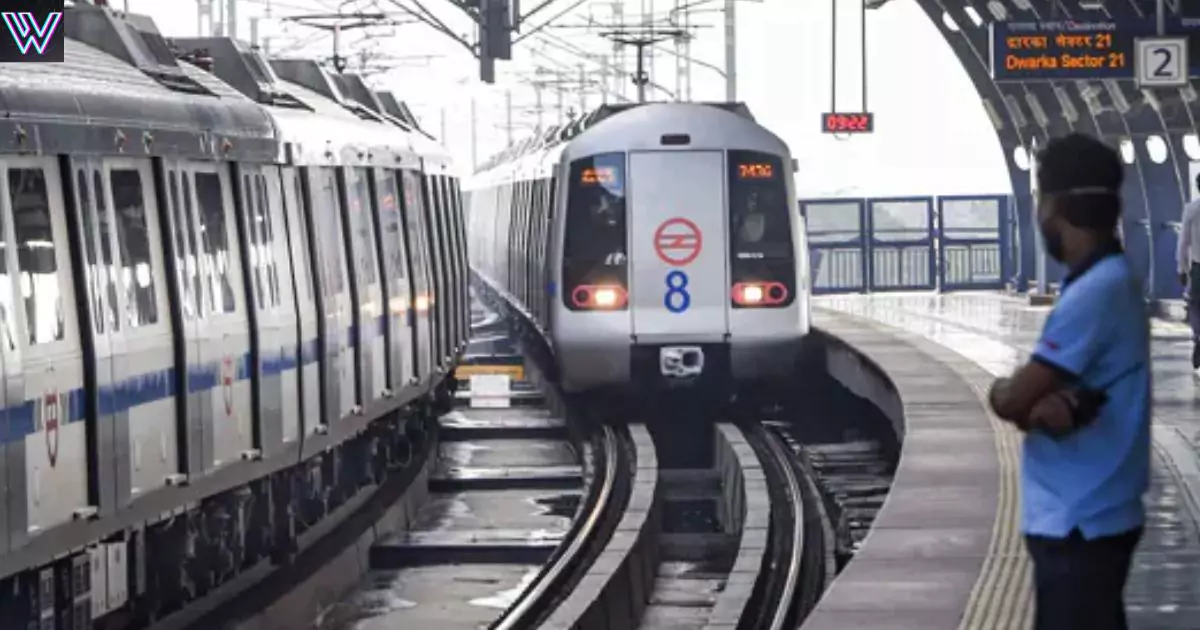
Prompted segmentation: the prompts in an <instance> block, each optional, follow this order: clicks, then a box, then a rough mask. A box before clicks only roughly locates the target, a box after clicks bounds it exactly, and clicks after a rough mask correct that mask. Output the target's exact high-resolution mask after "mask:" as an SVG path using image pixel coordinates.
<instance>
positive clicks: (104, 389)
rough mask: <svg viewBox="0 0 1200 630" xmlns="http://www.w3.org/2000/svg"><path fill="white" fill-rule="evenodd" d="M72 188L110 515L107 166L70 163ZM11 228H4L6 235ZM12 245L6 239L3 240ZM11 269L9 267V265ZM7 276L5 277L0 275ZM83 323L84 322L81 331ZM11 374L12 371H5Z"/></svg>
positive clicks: (96, 476)
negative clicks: (102, 215)
mask: <svg viewBox="0 0 1200 630" xmlns="http://www.w3.org/2000/svg"><path fill="white" fill-rule="evenodd" d="M71 178H72V186H71V189H72V191H73V193H74V196H75V212H76V219H75V221H74V223H75V225H76V226H77V228H78V236H77V238H78V240H79V243H80V249H81V250H82V251H81V254H80V256H79V257H80V258H81V259H82V261H81V267H82V270H83V274H82V278H81V280H82V282H83V285H84V290H83V291H80V292H79V295H80V296H82V298H83V299H84V300H85V301H86V304H87V308H86V309H80V310H81V311H84V310H86V311H87V315H88V322H87V324H86V325H88V326H90V328H91V331H90V332H91V340H92V344H91V345H92V352H91V356H90V357H88V358H87V359H86V360H87V361H88V362H89V363H90V365H89V366H88V369H89V370H90V371H91V373H92V379H93V380H92V382H93V384H94V386H93V388H92V390H91V391H90V392H87V393H86V394H85V395H86V396H87V397H88V398H86V399H84V400H81V403H82V405H83V408H84V409H85V410H90V411H91V412H92V413H93V414H94V415H93V416H92V417H93V418H94V419H93V420H89V422H92V423H93V426H91V427H89V428H88V431H89V432H90V433H92V435H93V436H94V439H95V444H96V453H95V455H94V458H95V462H96V463H95V467H94V468H92V469H91V471H90V474H91V477H92V479H91V484H90V486H91V487H90V493H91V494H92V499H93V500H95V501H96V502H97V503H98V505H99V507H100V513H101V514H103V515H108V514H111V513H113V512H114V511H115V510H116V496H115V491H116V487H117V484H116V480H115V478H114V475H115V474H116V472H117V470H118V467H117V466H116V463H115V462H116V458H117V453H116V449H115V446H116V443H117V441H116V431H117V428H116V424H117V419H116V416H115V414H114V412H113V410H112V405H111V404H109V400H108V398H109V394H108V393H110V392H113V391H115V390H116V382H115V381H114V366H113V349H112V338H111V335H112V333H113V331H114V330H115V329H116V328H117V327H119V326H120V325H121V320H120V318H119V317H118V316H117V307H118V303H117V293H116V278H115V275H114V267H113V247H112V235H111V233H110V232H109V230H108V229H107V228H104V229H102V228H101V226H102V225H103V226H107V225H108V224H107V220H106V222H105V223H101V222H100V220H99V219H98V218H97V217H98V215H99V214H104V215H106V216H107V212H108V211H107V196H106V195H105V192H104V191H105V185H104V177H103V166H102V165H101V163H100V161H99V160H96V159H74V160H72V161H71ZM7 230H8V228H7V227H5V231H6V233H7ZM4 240H5V241H7V237H6V238H5V239H4ZM0 262H2V263H3V264H5V265H7V261H6V260H3V259H2V258H0ZM5 268H6V269H7V267H5ZM0 277H5V276H0ZM10 291H11V289H10V288H9V286H8V284H7V279H6V280H5V287H4V288H3V289H0V300H4V301H3V303H2V304H0V306H2V307H3V309H4V315H3V317H4V319H5V330H4V333H5V337H6V338H5V342H4V343H3V344H0V345H2V346H3V348H4V350H5V351H8V353H10V354H11V353H12V352H13V351H15V350H16V346H14V345H13V343H12V338H11V337H9V334H10V333H11V329H10V328H9V327H11V326H13V325H15V324H14V323H13V322H12V320H13V319H14V318H15V315H14V314H13V311H12V301H11V300H12V295H11V293H10ZM83 326H84V323H82V322H81V324H80V327H81V330H82V327H83ZM6 373H11V372H9V370H6Z"/></svg>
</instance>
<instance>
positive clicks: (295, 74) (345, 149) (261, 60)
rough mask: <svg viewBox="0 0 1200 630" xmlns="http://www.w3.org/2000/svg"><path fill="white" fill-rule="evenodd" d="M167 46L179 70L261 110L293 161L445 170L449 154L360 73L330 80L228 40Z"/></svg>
mask: <svg viewBox="0 0 1200 630" xmlns="http://www.w3.org/2000/svg"><path fill="white" fill-rule="evenodd" d="M168 41H169V43H170V45H171V46H172V47H173V49H174V50H173V52H174V53H175V55H176V56H178V57H179V58H180V59H184V60H186V61H187V62H188V63H185V64H183V65H185V66H189V65H192V64H195V65H199V66H202V67H204V68H205V69H206V70H208V71H210V72H213V73H214V74H216V75H217V76H218V77H220V78H221V79H222V80H224V81H226V82H228V83H229V84H230V85H232V86H234V87H236V88H237V90H238V91H240V92H241V93H242V94H244V95H245V96H247V97H248V98H251V99H253V100H255V101H256V102H258V103H259V104H260V105H262V106H263V107H266V108H267V109H268V110H269V111H270V112H271V116H272V118H273V119H274V120H275V122H276V124H277V125H279V127H280V129H281V133H282V136H283V137H282V141H283V142H286V143H289V145H290V147H289V149H288V150H290V151H292V157H293V159H299V160H303V161H304V162H305V163H324V162H328V161H329V160H330V159H334V158H333V156H331V155H329V153H334V154H335V155H336V160H337V161H338V162H339V163H346V164H365V163H370V164H373V165H379V164H380V163H381V162H380V160H382V161H383V163H388V164H393V163H394V164H395V165H397V166H406V167H409V166H416V162H415V160H416V159H417V158H418V157H419V158H424V159H425V160H427V161H429V162H431V163H433V164H434V165H437V166H438V167H441V168H445V167H447V166H448V162H449V159H448V155H447V153H446V151H445V150H444V149H443V148H442V147H440V146H439V145H437V144H436V143H435V142H433V141H432V139H430V138H428V137H427V136H426V135H425V134H424V132H421V131H420V130H419V129H416V128H415V125H410V124H409V123H408V122H407V121H406V120H404V119H402V118H400V117H397V116H396V115H394V114H393V111H392V108H389V107H387V106H386V105H385V103H384V102H383V101H384V99H383V98H381V97H380V96H379V93H376V92H372V91H371V90H370V88H368V87H367V85H366V82H365V81H363V79H362V77H360V76H358V75H353V74H341V75H336V74H331V73H329V72H327V71H326V70H325V69H324V68H322V67H321V66H320V64H318V63H317V62H316V61H314V60H311V59H271V60H268V59H267V58H266V57H265V56H264V55H263V54H262V51H260V50H258V49H257V48H254V47H252V46H249V45H248V44H246V43H245V42H242V41H239V40H235V39H232V38H229V37H179V38H172V39H170V40H168ZM197 71H199V70H197ZM389 96H390V94H389ZM392 104H393V105H395V104H396V101H395V99H394V97H393V98H392ZM396 111H397V112H398V113H401V114H403V113H404V112H406V111H407V110H401V109H399V108H398V107H396ZM381 134H382V135H381ZM418 134H420V135H418ZM368 154H369V155H368ZM376 154H377V155H376ZM385 154H386V155H385Z"/></svg>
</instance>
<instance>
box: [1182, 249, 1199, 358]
mask: <svg viewBox="0 0 1200 630" xmlns="http://www.w3.org/2000/svg"><path fill="white" fill-rule="evenodd" d="M1183 298H1184V301H1185V302H1186V303H1187V316H1188V325H1189V326H1191V328H1192V341H1200V263H1192V267H1191V269H1190V270H1189V271H1188V283H1187V289H1186V291H1185V292H1184V294H1183Z"/></svg>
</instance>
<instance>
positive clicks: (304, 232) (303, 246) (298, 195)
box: [288, 173, 313, 304]
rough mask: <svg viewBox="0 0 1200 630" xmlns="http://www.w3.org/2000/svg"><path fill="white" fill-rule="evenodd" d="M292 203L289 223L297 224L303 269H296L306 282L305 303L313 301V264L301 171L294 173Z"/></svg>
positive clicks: (303, 299)
mask: <svg viewBox="0 0 1200 630" xmlns="http://www.w3.org/2000/svg"><path fill="white" fill-rule="evenodd" d="M291 179H292V186H291V189H292V199H291V200H290V201H292V203H289V204H288V205H289V207H291V208H293V211H292V214H291V216H292V219H291V221H289V225H290V224H292V223H295V225H296V244H295V248H296V249H298V250H299V253H298V255H297V258H298V260H299V261H300V263H299V264H300V267H301V268H302V269H298V270H296V274H297V276H296V277H297V278H298V279H299V281H300V282H302V283H303V284H304V291H303V292H302V293H301V299H302V301H303V302H304V303H305V304H312V302H313V278H312V272H313V266H312V254H311V253H309V245H308V222H307V221H306V220H305V219H304V217H305V216H306V215H307V214H308V213H307V211H306V210H305V207H304V183H303V182H302V181H301V179H300V174H299V173H292V178H291Z"/></svg>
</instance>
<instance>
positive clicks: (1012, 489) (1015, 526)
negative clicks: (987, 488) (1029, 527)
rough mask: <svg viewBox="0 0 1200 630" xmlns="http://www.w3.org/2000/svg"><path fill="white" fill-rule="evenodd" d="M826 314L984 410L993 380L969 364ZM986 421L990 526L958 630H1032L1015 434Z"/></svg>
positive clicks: (881, 326)
mask: <svg viewBox="0 0 1200 630" xmlns="http://www.w3.org/2000/svg"><path fill="white" fill-rule="evenodd" d="M821 310H826V309H821ZM829 312H830V313H831V314H836V316H837V317H847V318H851V319H853V320H856V321H858V322H860V323H862V324H865V325H867V326H870V327H871V328H874V329H876V330H880V331H884V332H886V333H887V334H890V335H892V336H895V337H897V338H899V339H901V340H903V341H905V342H906V343H909V344H911V345H913V346H915V347H916V348H917V349H918V350H920V351H921V352H922V353H924V354H926V355H929V356H930V357H931V358H932V359H934V360H936V361H938V362H940V363H942V364H944V365H946V366H947V367H948V368H950V369H951V370H952V371H954V373H955V374H957V375H958V376H959V377H960V378H962V379H963V380H964V381H965V382H966V383H967V384H968V385H970V387H971V390H972V391H974V392H975V395H976V396H977V397H978V398H979V402H980V404H981V405H982V406H983V407H984V409H985V410H986V409H987V391H988V388H989V387H990V385H991V382H992V378H993V377H992V376H991V375H989V374H988V373H987V372H986V371H984V370H983V369H982V368H980V367H979V366H977V365H976V364H975V363H973V362H972V361H971V360H970V359H967V358H966V357H963V356H962V355H960V354H958V353H956V352H954V351H953V350H950V349H948V348H946V347H944V346H941V345H939V344H937V343H935V342H933V341H930V340H928V339H926V338H924V337H922V336H920V335H916V334H913V333H910V332H908V331H906V330H904V329H901V328H897V327H895V326H890V325H888V324H885V323H883V322H879V321H877V320H873V319H870V318H866V317H861V316H858V315H852V314H849V313H846V312H843V311H840V310H832V309H829ZM987 418H988V422H989V424H990V425H991V427H992V432H993V434H994V436H995V441H996V459H997V461H998V464H999V470H1000V480H999V481H1000V484H999V492H998V493H997V494H998V495H997V506H996V522H995V524H994V525H993V526H992V540H991V543H990V545H989V546H988V554H987V557H986V558H985V559H984V561H983V566H982V567H981V568H980V571H979V577H978V578H977V579H976V582H975V587H974V588H973V589H972V591H971V596H970V598H969V599H968V600H967V606H966V608H965V610H964V612H963V616H962V621H961V622H960V624H959V630H1028V629H1029V628H1032V627H1033V573H1032V566H1031V564H1030V561H1029V556H1028V554H1027V553H1026V551H1025V543H1024V538H1023V536H1022V535H1021V528H1020V466H1021V458H1020V452H1021V449H1020V446H1021V433H1020V431H1018V430H1016V429H1015V428H1014V427H1012V426H1011V425H1009V424H1007V423H1004V422H1001V421H1000V420H998V419H997V418H996V417H995V416H993V415H992V414H991V413H990V412H988V413H987Z"/></svg>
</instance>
